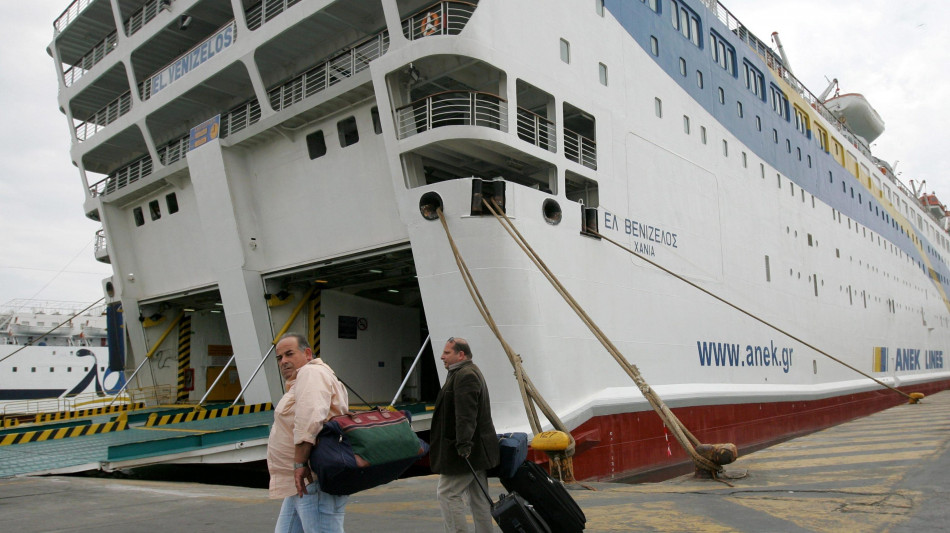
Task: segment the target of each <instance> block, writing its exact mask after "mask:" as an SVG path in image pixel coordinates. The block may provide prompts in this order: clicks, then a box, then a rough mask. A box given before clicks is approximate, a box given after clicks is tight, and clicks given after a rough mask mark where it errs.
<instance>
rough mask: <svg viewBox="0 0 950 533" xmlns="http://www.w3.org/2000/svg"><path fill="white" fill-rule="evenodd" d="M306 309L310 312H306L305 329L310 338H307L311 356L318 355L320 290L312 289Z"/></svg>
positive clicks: (320, 311) (320, 310)
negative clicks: (311, 350)
mask: <svg viewBox="0 0 950 533" xmlns="http://www.w3.org/2000/svg"><path fill="white" fill-rule="evenodd" d="M308 311H310V312H309V313H308V314H307V331H308V333H309V337H310V338H309V339H307V340H308V341H310V347H311V348H312V349H313V356H314V357H320V314H321V313H322V309H321V302H320V291H314V293H313V296H312V297H311V298H310V309H308Z"/></svg>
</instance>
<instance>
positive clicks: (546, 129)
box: [518, 107, 557, 152]
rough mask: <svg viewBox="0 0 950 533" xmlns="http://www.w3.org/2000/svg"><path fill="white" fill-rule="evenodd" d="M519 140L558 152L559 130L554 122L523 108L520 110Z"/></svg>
mask: <svg viewBox="0 0 950 533" xmlns="http://www.w3.org/2000/svg"><path fill="white" fill-rule="evenodd" d="M518 138H519V139H521V140H523V141H527V142H529V143H531V144H533V145H535V146H540V147H541V148H544V149H545V150H548V151H551V152H556V151H557V128H556V126H555V124H554V122H553V121H550V120H548V119H546V118H544V117H542V116H541V115H539V114H537V113H534V112H532V111H528V110H527V109H525V108H523V107H519V108H518Z"/></svg>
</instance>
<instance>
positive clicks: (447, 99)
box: [396, 91, 508, 139]
mask: <svg viewBox="0 0 950 533" xmlns="http://www.w3.org/2000/svg"><path fill="white" fill-rule="evenodd" d="M443 126H481V127H486V128H492V129H496V130H501V131H508V102H507V101H505V99H504V98H502V97H500V96H498V95H494V94H490V93H483V92H478V91H444V92H440V93H435V94H431V95H429V96H426V97H425V98H420V99H419V100H416V101H414V102H412V103H410V104H407V105H404V106H402V107H400V108H397V109H396V128H397V132H396V133H397V136H398V137H399V138H400V139H405V138H408V137H411V136H412V135H415V134H417V133H422V132H424V131H428V130H431V129H433V128H440V127H443Z"/></svg>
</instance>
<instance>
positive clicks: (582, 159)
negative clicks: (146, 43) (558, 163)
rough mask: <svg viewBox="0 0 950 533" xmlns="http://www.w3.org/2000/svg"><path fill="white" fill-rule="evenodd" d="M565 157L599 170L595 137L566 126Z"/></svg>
mask: <svg viewBox="0 0 950 533" xmlns="http://www.w3.org/2000/svg"><path fill="white" fill-rule="evenodd" d="M564 157H566V158H567V159H568V160H570V161H573V162H575V163H580V164H582V165H584V166H585V167H587V168H590V169H593V170H597V143H595V142H594V141H593V139H588V138H587V137H584V136H583V135H581V134H579V133H575V132H573V131H571V130H569V129H567V128H564Z"/></svg>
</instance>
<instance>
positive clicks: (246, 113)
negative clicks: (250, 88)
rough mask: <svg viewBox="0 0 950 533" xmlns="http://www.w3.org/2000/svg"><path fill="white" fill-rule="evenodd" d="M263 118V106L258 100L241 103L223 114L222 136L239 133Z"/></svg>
mask: <svg viewBox="0 0 950 533" xmlns="http://www.w3.org/2000/svg"><path fill="white" fill-rule="evenodd" d="M260 119H261V106H260V104H258V103H257V100H251V101H250V102H247V103H244V104H241V105H239V106H237V107H235V108H234V109H232V110H230V111H228V112H227V113H225V114H223V115H221V138H222V139H223V138H225V137H227V136H228V135H232V134H234V133H237V132H239V131H241V130H243V129H245V128H247V127H248V126H250V125H251V124H254V123H256V122H257V121H259V120H260Z"/></svg>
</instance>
